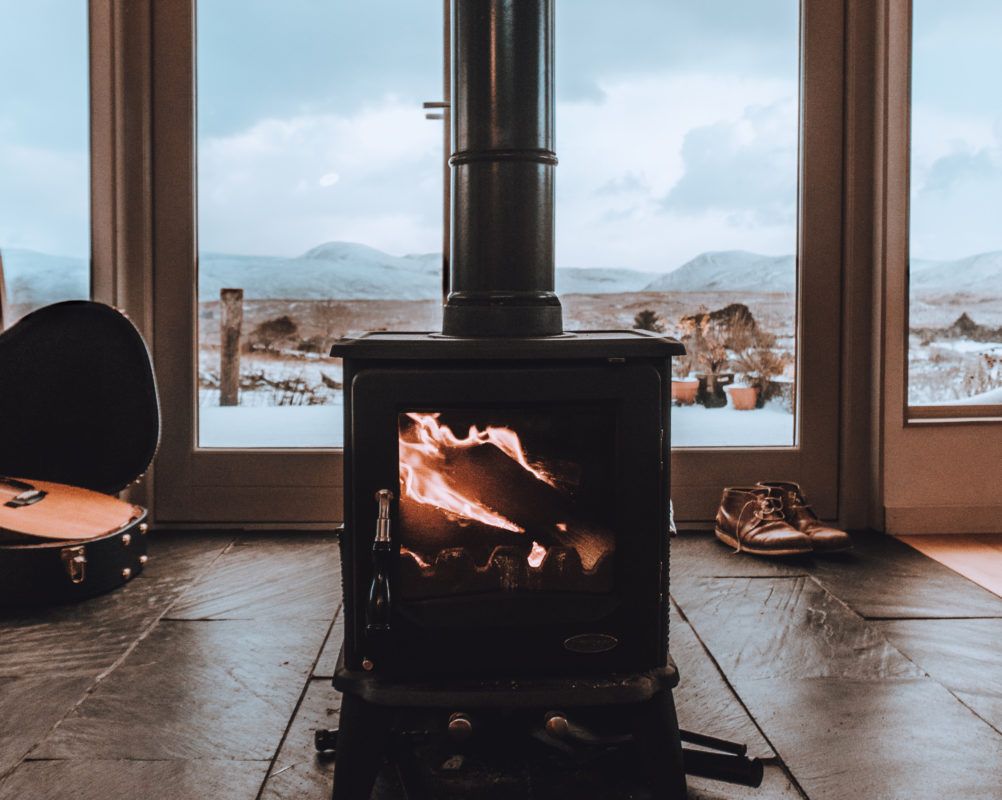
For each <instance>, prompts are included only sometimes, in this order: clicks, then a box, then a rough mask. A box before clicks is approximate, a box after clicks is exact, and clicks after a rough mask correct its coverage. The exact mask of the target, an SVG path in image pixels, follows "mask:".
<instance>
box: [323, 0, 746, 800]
mask: <svg viewBox="0 0 1002 800" xmlns="http://www.w3.org/2000/svg"><path fill="white" fill-rule="evenodd" d="M552 16H553V12H552V6H551V2H550V0H456V2H455V3H454V17H453V46H454V58H453V64H454V70H455V76H454V81H453V85H454V87H455V92H454V102H453V108H452V118H453V125H454V127H453V140H454V145H455V152H454V154H453V156H452V159H451V162H450V163H451V164H452V166H453V226H452V230H453V242H452V251H451V252H452V264H451V282H450V287H451V291H450V293H449V295H448V298H447V300H446V303H445V309H444V321H443V332H442V333H440V334H439V333H387V332H377V333H369V334H365V335H362V336H359V337H357V338H353V339H347V340H344V341H342V342H339V343H338V344H336V345H335V346H334V348H333V350H332V355H335V356H339V357H341V358H343V359H344V386H345V406H344V413H345V426H344V430H345V452H344V480H345V509H344V520H345V525H344V531H343V534H342V537H341V552H342V561H343V563H342V576H343V582H344V586H343V588H344V616H345V638H344V646H343V648H342V652H341V656H340V659H339V663H338V666H337V669H336V675H335V678H334V685H335V687H337V688H338V689H339V690H341V691H342V693H343V698H342V706H341V715H340V725H341V727H340V731H339V733H338V735H337V741H336V749H337V761H336V768H335V785H334V797H335V800H357V799H361V798H367V797H368V796H369V794H370V792H371V789H372V786H373V781H374V778H375V774H376V771H377V769H378V766H379V764H380V761H381V759H382V756H383V753H384V749H385V747H386V745H387V742H388V741H389V737H390V735H391V733H392V731H393V730H394V729H397V730H399V729H401V728H405V727H407V725H408V724H412V721H413V717H414V715H415V714H422V715H423V717H422V719H423V720H424V722H423V723H422V724H428V720H429V716H428V715H429V714H430V715H431V716H430V719H431V723H432V724H433V726H434V725H438V726H439V727H441V729H442V731H443V732H445V731H447V732H448V733H450V734H451V735H453V736H454V737H455V738H456V739H457V740H460V739H463V738H466V737H468V736H469V735H470V733H471V731H473V730H474V729H475V728H476V727H479V726H487V727H488V728H489V727H490V726H491V725H492V724H498V725H502V724H503V725H508V726H511V725H512V724H513V721H514V722H516V723H517V724H518V725H522V726H523V728H532V727H535V728H539V729H543V730H545V731H546V732H547V735H549V736H551V737H558V738H559V737H563V738H568V737H571V738H572V737H573V735H574V732H575V731H580V730H581V729H582V728H581V725H582V723H583V721H585V720H588V721H589V724H594V725H595V726H596V730H599V731H601V730H602V729H608V730H612V731H613V732H614V733H615V735H616V736H620V737H621V736H622V734H623V731H624V730H625V731H626V732H630V733H632V734H633V735H634V738H635V739H636V742H637V744H639V745H640V747H641V750H642V751H643V752H644V753H645V755H646V757H647V758H646V763H647V764H648V765H649V767H650V774H651V778H652V781H653V785H654V787H655V790H656V792H657V795H658V796H659V797H666V798H683V797H684V796H685V774H684V768H683V763H682V758H683V756H682V749H681V741H680V739H681V736H680V732H679V729H678V724H677V720H676V718H675V710H674V703H673V701H672V694H671V690H672V688H673V687H674V686H675V685H676V683H677V681H678V674H677V672H676V670H675V667H674V665H673V664H672V662H671V660H670V658H669V657H668V624H667V622H668V553H669V542H668V527H669V486H670V479H669V478H670V476H669V466H670V459H669V454H670V441H671V437H670V429H669V415H668V409H669V403H670V397H671V392H670V375H671V369H670V366H671V358H672V357H673V356H676V355H681V354H682V353H683V352H684V350H683V348H682V346H681V345H680V344H679V343H678V342H676V341H674V340H672V339H669V338H666V337H663V336H660V335H657V334H653V333H648V332H644V331H591V332H584V333H564V332H563V331H562V323H561V309H560V301H559V299H558V298H557V296H556V294H555V293H554V291H553V288H554V268H553V172H554V167H555V165H556V156H555V154H554V152H553V89H552V83H553V82H552ZM474 719H478V720H479V721H478V722H476V724H474V722H473V720H474ZM408 720H411V722H408ZM516 727H517V725H516ZM596 735H600V733H599V734H596ZM332 743H333V739H332V737H330V736H328V735H326V734H325V733H324V732H320V733H319V734H318V746H320V747H325V746H327V745H328V744H332ZM700 743H701V744H703V745H706V744H710V745H713V744H714V742H711V741H710V740H708V739H706V738H705V737H703V738H701V739H700ZM716 744H717V745H725V746H726V743H719V742H718V743H716ZM736 757H737V756H731V757H730V758H736ZM721 758H728V757H723V756H722V757H721ZM693 764H695V765H696V766H695V768H693ZM700 765H702V766H700ZM732 766H733V765H732ZM739 766H740V765H739ZM689 767H690V771H700V772H701V773H702V774H706V773H707V772H711V771H715V772H716V773H718V774H719V773H720V772H721V769H720V768H719V765H718V768H716V769H710V767H707V766H706V762H705V760H704V756H703V755H697V756H694V757H693V759H692V763H690V764H689ZM738 771H740V770H738ZM745 779H746V780H747V776H745Z"/></svg>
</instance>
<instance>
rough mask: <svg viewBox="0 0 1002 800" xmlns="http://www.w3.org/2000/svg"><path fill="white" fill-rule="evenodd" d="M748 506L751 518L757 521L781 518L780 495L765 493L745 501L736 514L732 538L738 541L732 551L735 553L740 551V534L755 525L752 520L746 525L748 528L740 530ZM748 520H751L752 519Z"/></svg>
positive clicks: (781, 503)
mask: <svg viewBox="0 0 1002 800" xmlns="http://www.w3.org/2000/svg"><path fill="white" fill-rule="evenodd" d="M749 508H750V509H751V514H752V519H755V520H758V521H759V522H774V521H776V520H781V519H783V498H782V497H777V496H775V495H771V494H767V495H759V496H758V497H756V498H755V499H754V500H749V501H748V502H747V503H745V505H744V508H742V509H741V513H740V514H738V518H737V520H736V522H735V526H734V538H735V539H736V540H737V543H738V549H737V550H735V551H734V552H735V553H740V552H741V544H742V542H741V539H742V534H743V533H748V530H751V529H753V528H754V527H755V523H754V522H753V523H752V524H751V525H749V526H748V530H744V531H742V528H744V525H743V524H742V523H743V520H744V519H745V514H746V513H747V512H748V509H749ZM748 521H749V522H751V521H752V520H748Z"/></svg>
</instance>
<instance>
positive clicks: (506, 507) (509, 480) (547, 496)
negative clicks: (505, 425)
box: [443, 444, 614, 569]
mask: <svg viewBox="0 0 1002 800" xmlns="http://www.w3.org/2000/svg"><path fill="white" fill-rule="evenodd" d="M443 472H444V474H445V475H446V479H447V481H448V482H449V483H450V484H451V485H453V486H455V487H456V488H457V490H459V491H460V492H462V493H463V494H464V495H467V496H469V497H471V498H472V499H473V500H474V501H475V502H477V503H479V504H481V505H483V506H486V507H487V508H491V509H495V510H497V512H498V513H499V514H501V515H503V516H504V517H505V518H506V519H509V520H511V521H512V522H514V523H515V524H516V525H518V526H519V527H520V528H522V529H523V530H524V531H525V536H526V537H527V538H528V539H530V540H535V541H537V542H539V543H540V544H542V545H543V546H544V547H552V546H553V545H563V546H565V547H573V548H574V549H575V550H577V552H578V554H579V555H580V556H581V561H582V564H583V565H584V567H585V568H586V569H590V568H591V567H593V566H594V565H595V564H596V563H597V562H598V560H599V558H601V557H602V556H603V555H604V554H605V553H608V552H610V551H611V550H612V549H613V547H614V537H613V534H612V533H611V532H610V531H608V530H605V529H603V528H600V527H598V526H595V525H593V524H591V523H589V522H587V521H586V520H583V519H581V516H580V512H579V511H578V510H577V508H576V504H575V503H574V500H573V499H572V498H571V497H569V496H568V495H566V494H565V493H563V492H561V491H560V490H559V489H556V488H554V487H553V486H552V485H550V484H549V483H546V482H544V481H542V480H540V479H539V478H538V477H536V476H535V475H534V474H533V473H531V472H528V471H527V470H525V469H524V468H523V467H522V466H521V465H520V464H519V463H518V462H516V461H515V460H514V459H512V458H510V457H509V456H508V455H507V454H506V453H503V452H501V450H500V449H499V448H497V447H495V446H494V445H493V444H482V445H478V446H476V447H471V448H466V449H463V450H456V451H454V452H451V453H449V454H448V456H447V458H446V465H445V467H444V469H443Z"/></svg>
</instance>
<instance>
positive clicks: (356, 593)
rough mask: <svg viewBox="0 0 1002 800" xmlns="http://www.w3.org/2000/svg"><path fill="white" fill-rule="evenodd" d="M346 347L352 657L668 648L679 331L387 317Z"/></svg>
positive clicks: (424, 664)
mask: <svg viewBox="0 0 1002 800" xmlns="http://www.w3.org/2000/svg"><path fill="white" fill-rule="evenodd" d="M336 350H337V353H338V354H340V355H341V356H343V357H344V359H345V372H344V375H345V386H346V387H349V388H348V391H347V394H346V405H345V408H346V412H345V413H346V416H345V426H346V427H345V431H346V448H345V498H346V500H345V530H346V532H348V531H350V534H349V533H346V535H345V536H344V540H343V541H344V552H343V555H344V566H343V574H344V580H345V586H344V588H345V598H346V604H345V609H346V616H345V622H346V628H345V663H346V665H347V666H348V667H350V668H355V669H361V668H362V665H363V664H364V663H371V664H374V665H376V666H377V667H378V668H379V669H380V671H381V674H387V675H390V674H395V675H400V676H402V677H432V678H434V677H443V676H448V675H460V676H465V677H470V676H480V677H506V676H520V675H534V676H541V675H560V674H569V673H588V672H591V673H595V672H617V671H619V672H622V671H630V670H633V671H641V670H645V669H652V668H655V667H658V666H663V665H664V664H665V658H666V654H667V638H666V637H667V634H666V624H665V620H666V614H667V606H666V597H667V594H666V590H667V582H668V572H667V569H668V557H667V553H668V543H667V536H666V529H667V520H668V468H669V461H668V446H669V441H670V436H669V433H668V424H669V418H668V399H669V397H670V384H669V382H668V381H669V375H670V373H669V359H670V357H671V356H672V355H673V354H676V353H678V352H680V351H681V348H680V346H679V345H678V344H677V343H675V342H672V341H669V340H666V339H664V338H662V337H659V336H656V335H653V334H646V333H643V332H591V333H586V334H576V335H572V336H566V337H555V338H552V339H546V340H543V339H535V340H523V339H515V338H494V339H459V338H450V339H444V338H442V337H438V336H435V335H427V334H391V333H374V334H368V335H366V336H363V337H361V338H359V339H356V340H353V341H349V342H344V343H342V344H340V345H338V346H337V348H336ZM380 491H385V492H387V493H388V494H389V495H392V498H393V499H392V501H390V503H389V505H388V511H389V514H388V516H389V523H388V524H387V525H385V526H384V527H385V528H387V538H388V539H389V542H390V544H391V550H392V558H390V559H388V560H387V562H386V565H385V569H384V575H383V579H384V580H385V582H386V584H387V585H388V587H389V590H388V593H387V594H388V599H386V600H385V601H383V600H380V602H385V603H387V604H388V609H387V608H379V609H377V608H375V605H376V601H375V600H374V601H372V602H370V590H371V589H372V578H373V562H372V558H371V555H370V554H371V552H372V544H373V536H374V533H375V530H376V520H377V518H378V516H379V511H378V498H377V494H378V493H379V492H380ZM380 558H381V556H379V555H378V554H377V562H378V561H379V560H380ZM376 568H377V570H378V569H379V568H380V564H379V563H377V564H376ZM380 591H382V589H378V590H377V595H378V594H379V592H380ZM380 613H385V614H386V618H385V620H383V619H380V620H379V621H374V616H375V615H377V614H380ZM381 625H385V626H388V630H383V629H381V628H379V627H378V626H381Z"/></svg>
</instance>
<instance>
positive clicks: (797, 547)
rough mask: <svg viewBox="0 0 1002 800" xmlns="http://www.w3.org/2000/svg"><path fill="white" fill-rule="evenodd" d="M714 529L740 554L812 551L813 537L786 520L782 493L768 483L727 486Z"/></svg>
mask: <svg viewBox="0 0 1002 800" xmlns="http://www.w3.org/2000/svg"><path fill="white" fill-rule="evenodd" d="M714 530H715V532H716V534H717V538H718V539H720V541H722V542H723V543H724V544H727V545H730V546H731V547H733V548H734V549H735V550H736V551H737V552H739V553H741V552H744V553H752V554H754V555H758V556H794V555H804V554H806V553H810V552H812V550H813V548H812V547H811V540H810V538H808V536H807V535H806V534H803V533H801V532H800V531H798V530H797V529H796V528H794V527H792V526H791V525H789V524H788V523H787V522H786V520H785V519H784V516H783V497H782V493H780V492H774V491H772V490H771V489H768V488H766V487H765V486H735V487H730V488H727V489H724V495H723V497H722V498H721V499H720V509H719V510H718V511H717V524H716V527H715V529H714Z"/></svg>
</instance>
